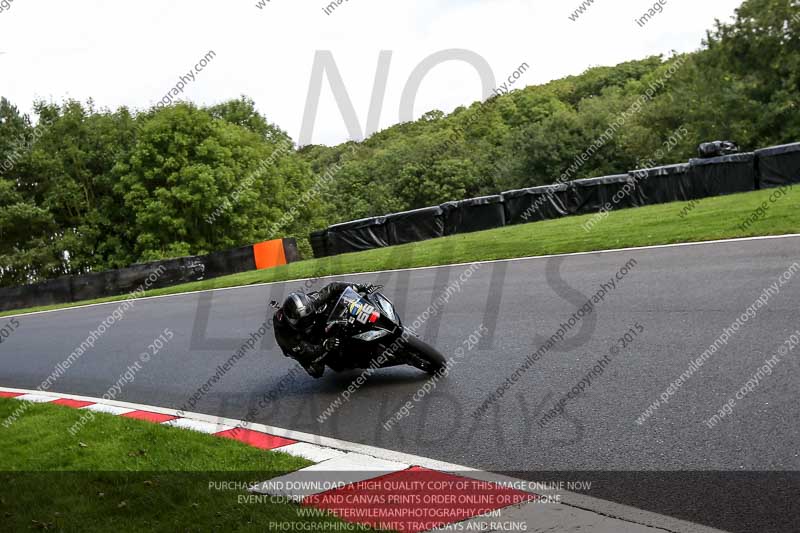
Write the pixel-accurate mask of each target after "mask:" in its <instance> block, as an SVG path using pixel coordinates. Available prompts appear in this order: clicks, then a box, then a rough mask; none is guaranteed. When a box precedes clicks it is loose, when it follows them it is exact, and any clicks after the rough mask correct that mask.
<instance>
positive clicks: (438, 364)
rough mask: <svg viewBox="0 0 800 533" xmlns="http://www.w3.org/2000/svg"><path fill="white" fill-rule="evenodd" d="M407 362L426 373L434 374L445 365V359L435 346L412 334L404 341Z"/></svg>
mask: <svg viewBox="0 0 800 533" xmlns="http://www.w3.org/2000/svg"><path fill="white" fill-rule="evenodd" d="M405 352H406V356H407V358H408V364H410V365H411V366H413V367H414V368H418V369H420V370H422V371H423V372H427V373H428V374H431V375H433V374H436V373H437V372H439V371H440V370H442V369H443V368H445V366H446V365H447V359H445V357H444V356H443V355H442V354H441V353H439V352H438V351H437V350H436V348H434V347H433V346H429V345H428V344H426V343H424V342H422V341H421V340H420V339H418V338H417V337H414V336H413V335H411V336H409V337H408V338H407V339H406V342H405Z"/></svg>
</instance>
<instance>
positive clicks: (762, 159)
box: [756, 143, 800, 189]
mask: <svg viewBox="0 0 800 533" xmlns="http://www.w3.org/2000/svg"><path fill="white" fill-rule="evenodd" d="M756 159H757V167H758V181H759V188H760V189H768V188H771V187H780V186H782V185H793V184H795V183H800V143H793V144H784V145H781V146H772V147H770V148H764V149H762V150H756Z"/></svg>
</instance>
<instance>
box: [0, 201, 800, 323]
mask: <svg viewBox="0 0 800 533" xmlns="http://www.w3.org/2000/svg"><path fill="white" fill-rule="evenodd" d="M775 194H776V190H775V189H770V190H765V191H755V192H748V193H742V194H735V195H730V196H719V197H713V198H706V199H702V200H696V201H693V202H689V203H686V202H679V203H671V204H662V205H654V206H647V207H640V208H636V209H625V210H621V211H615V212H611V213H608V216H606V217H604V218H603V219H601V220H599V221H596V223H595V224H594V225H593V226H592V229H591V230H590V231H587V230H585V229H584V225H585V224H586V223H587V222H589V221H590V220H591V219H592V217H593V216H594V215H583V216H574V217H565V218H561V219H557V220H546V221H542V222H535V223H531V224H522V225H517V226H508V227H504V228H498V229H493V230H489V231H482V232H478V233H469V234H465V235H454V236H452V237H445V238H441V239H433V240H430V241H424V242H419V243H413V244H407V245H403V246H394V247H391V248H381V249H376V250H369V251H366V252H357V253H352V254H344V255H340V256H335V257H330V258H324V259H311V260H307V261H300V262H298V263H293V264H290V265H286V266H282V267H278V268H274V269H270V270H260V271H253V272H245V273H242V274H235V275H232V276H225V277H221V278H216V279H211V280H206V281H199V282H194V283H187V284H184V285H176V286H174V287H167V288H164V289H158V290H153V291H149V292H147V293H146V296H159V295H169V294H178V293H184V292H191V291H198V290H204V289H213V288H222V287H233V286H238V285H250V284H254V283H264V282H271V281H287V280H293V279H303V278H314V277H319V276H328V275H337V274H348V273H354V272H374V271H378V270H390V269H397V268H413V267H425V266H434V265H442V264H450V263H467V262H471V261H485V260H493V259H512V258H517V257H528V256H538V255H548V254H561V253H572V252H587V251H595V250H609V249H614V248H627V247H634V246H648V245H654V244H672V243H680V242H699V241H709V240H716V239H729V238H736V237H752V236H763V235H784V234H788V233H800V191H799V190H798V189H794V188H790V189H788V190H787V191H786V193H785V194H784V195H782V196H781V197H780V198H777V199H774V201H771V197H773V196H774V195H775ZM765 205H766V208H764V206H765ZM759 209H761V211H762V212H763V215H761V214H759ZM752 217H757V220H755V221H753V222H752V223H751V224H750V225H748V226H747V227H746V228H744V229H743V228H742V227H740V226H741V225H742V224H743V223H744V222H745V221H747V220H748V219H750V218H752ZM124 298H125V297H124V296H119V297H112V298H103V299H99V300H91V301H86V302H77V303H72V304H63V305H53V306H46V307H37V308H32V309H25V310H21V311H8V312H5V313H0V316H7V315H13V314H21V313H27V312H34V311H43V310H49V309H61V308H66V307H74V306H77V305H85V304H88V303H101V302H109V301H118V300H123V299H124Z"/></svg>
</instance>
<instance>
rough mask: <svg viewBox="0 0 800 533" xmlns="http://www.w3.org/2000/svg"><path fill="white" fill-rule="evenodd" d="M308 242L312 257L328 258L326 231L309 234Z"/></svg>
mask: <svg viewBox="0 0 800 533" xmlns="http://www.w3.org/2000/svg"><path fill="white" fill-rule="evenodd" d="M308 240H309V241H310V242H311V250H312V251H313V252H314V257H328V256H329V255H331V254H330V252H329V251H328V230H327V229H323V230H319V231H314V232H311V234H310V235H309V236H308Z"/></svg>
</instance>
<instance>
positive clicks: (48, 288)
mask: <svg viewBox="0 0 800 533" xmlns="http://www.w3.org/2000/svg"><path fill="white" fill-rule="evenodd" d="M297 259H298V254H297V244H296V243H295V240H294V239H278V240H274V241H267V242H263V243H258V244H255V245H253V246H245V247H242V248H235V249H232V250H225V251H222V252H214V253H212V254H208V255H201V256H193V257H179V258H177V259H166V260H163V261H154V262H152V263H145V264H139V265H132V266H130V267H127V268H121V269H119V270H107V271H104V272H94V273H91V274H84V275H81V276H64V277H61V278H58V279H53V280H48V281H43V282H41V283H36V284H33V285H22V286H19V287H6V288H2V289H0V311H9V310H12V309H23V308H27V307H38V306H44V305H54V304H63V303H70V302H77V301H82V300H93V299H96V298H103V297H106V296H118V295H121V294H128V293H132V292H134V291H136V290H137V289H139V288H140V287H141V288H145V287H146V288H147V289H159V288H163V287H170V286H172V285H178V284H181V283H188V282H191V281H200V280H203V279H211V278H215V277H219V276H225V275H228V274H237V273H239V272H246V271H248V270H255V269H263V268H272V267H275V266H279V265H283V264H286V263H291V262H294V261H297Z"/></svg>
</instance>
